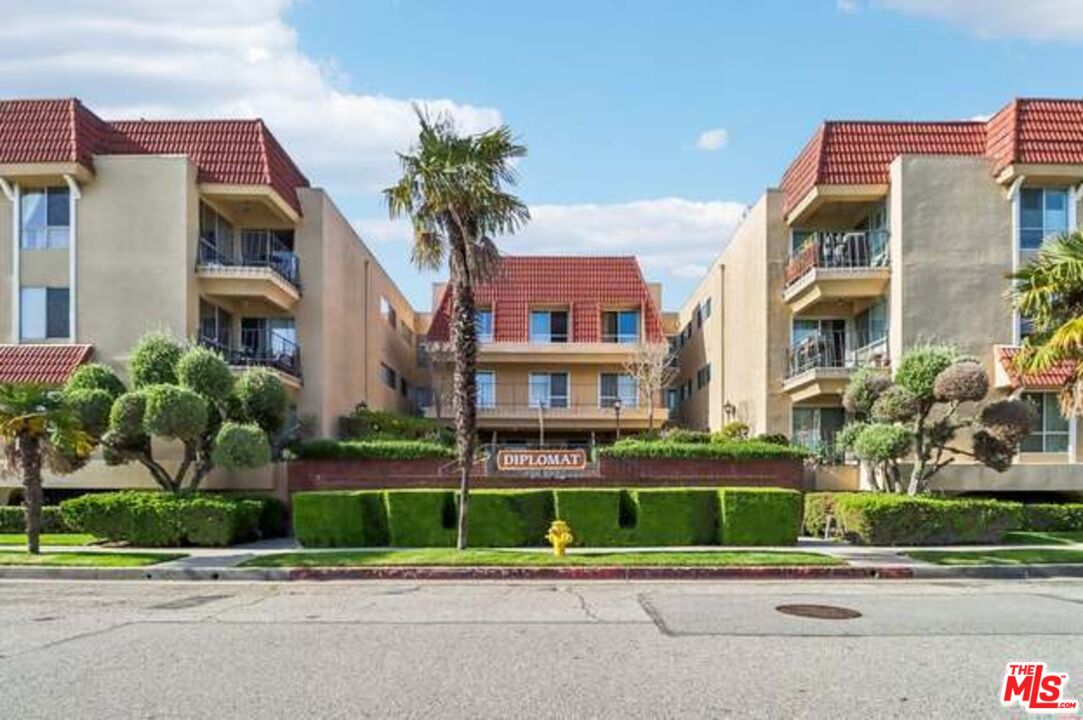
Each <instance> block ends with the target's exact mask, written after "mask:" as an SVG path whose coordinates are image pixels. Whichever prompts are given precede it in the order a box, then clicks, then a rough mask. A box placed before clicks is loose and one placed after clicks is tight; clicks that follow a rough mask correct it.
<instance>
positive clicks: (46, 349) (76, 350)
mask: <svg viewBox="0 0 1083 720" xmlns="http://www.w3.org/2000/svg"><path fill="white" fill-rule="evenodd" d="M93 352H94V346H93V345H0V383H40V384H42V385H61V384H63V383H64V382H65V381H66V380H67V379H68V377H69V376H71V374H72V373H73V372H75V368H77V367H79V366H80V365H82V364H83V363H85V362H86V361H87V360H89V359H90V356H91V355H92V354H93Z"/></svg>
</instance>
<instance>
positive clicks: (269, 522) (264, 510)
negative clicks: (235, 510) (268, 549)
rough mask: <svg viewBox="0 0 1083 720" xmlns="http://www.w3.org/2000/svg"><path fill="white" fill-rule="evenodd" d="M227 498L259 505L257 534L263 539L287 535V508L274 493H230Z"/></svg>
mask: <svg viewBox="0 0 1083 720" xmlns="http://www.w3.org/2000/svg"><path fill="white" fill-rule="evenodd" d="M221 497H224V498H226V499H227V500H246V501H249V502H254V503H256V504H257V505H259V536H260V537H261V538H263V539H267V538H279V537H285V536H287V535H289V532H290V522H289V509H288V508H287V507H286V503H284V502H282V501H281V500H279V499H278V498H276V497H275V496H274V495H266V494H263V493H230V494H228V495H222V496H221Z"/></svg>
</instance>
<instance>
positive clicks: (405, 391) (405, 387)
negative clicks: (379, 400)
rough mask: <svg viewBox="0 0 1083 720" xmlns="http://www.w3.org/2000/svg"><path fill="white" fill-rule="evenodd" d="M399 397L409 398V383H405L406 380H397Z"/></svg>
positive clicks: (402, 378) (401, 378)
mask: <svg viewBox="0 0 1083 720" xmlns="http://www.w3.org/2000/svg"><path fill="white" fill-rule="evenodd" d="M399 395H402V396H403V397H410V383H408V382H406V378H404V377H400V378H399Z"/></svg>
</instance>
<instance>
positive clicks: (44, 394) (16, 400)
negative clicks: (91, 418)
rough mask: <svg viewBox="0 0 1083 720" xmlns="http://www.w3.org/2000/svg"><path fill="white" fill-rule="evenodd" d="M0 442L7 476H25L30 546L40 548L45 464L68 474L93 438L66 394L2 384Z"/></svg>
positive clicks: (87, 452)
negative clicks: (64, 395)
mask: <svg viewBox="0 0 1083 720" xmlns="http://www.w3.org/2000/svg"><path fill="white" fill-rule="evenodd" d="M0 442H2V443H3V451H4V452H3V456H2V459H3V465H2V467H0V470H2V471H3V472H4V473H5V474H15V475H19V476H21V477H22V483H23V487H24V488H25V489H26V500H25V505H26V545H27V550H29V551H30V552H31V553H34V554H37V553H39V552H41V544H40V539H41V506H42V476H41V474H42V468H43V467H47V468H48V469H49V470H50V471H51V472H54V473H57V474H67V473H70V472H73V471H74V470H77V469H78V468H79V467H81V466H82V465H83V463H85V462H86V459H87V458H88V457H89V456H90V453H91V452H92V450H93V448H94V443H93V439H92V438H91V436H90V435H89V434H88V433H87V432H86V431H84V430H83V429H82V427H81V425H80V421H79V413H78V412H77V411H76V410H74V409H73V408H71V407H70V406H69V405H67V404H66V403H65V402H64V398H63V395H62V394H61V393H60V392H59V391H56V390H50V389H48V388H45V387H43V386H41V385H33V384H10V385H0Z"/></svg>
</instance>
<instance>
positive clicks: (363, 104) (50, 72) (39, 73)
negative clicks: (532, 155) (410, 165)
mask: <svg viewBox="0 0 1083 720" xmlns="http://www.w3.org/2000/svg"><path fill="white" fill-rule="evenodd" d="M289 5H290V3H289V2H288V0H189V1H187V2H173V3H166V2H146V0H105V1H102V2H94V3H87V2H82V1H81V0H66V1H65V0H59V1H56V2H49V3H5V7H4V22H3V24H0V64H2V66H3V68H4V72H3V73H2V74H0V95H3V96H8V97H11V96H22V97H43V96H64V97H66V96H70V95H77V96H79V97H81V98H82V99H83V100H84V102H86V103H87V104H88V105H89V106H90V107H91V109H93V110H95V111H96V112H98V113H99V114H100V115H102V116H103V117H106V118H137V117H147V118H161V117H181V118H191V117H255V116H259V117H263V118H264V119H265V120H266V121H267V122H268V124H269V126H270V127H271V129H272V131H273V132H274V133H275V135H276V136H277V137H278V138H279V140H280V141H281V142H282V143H283V144H284V145H285V146H286V148H287V150H288V151H289V153H290V154H291V155H292V156H293V157H294V158H295V159H296V160H297V162H298V164H299V165H300V166H301V167H302V169H303V170H304V171H305V173H306V174H307V175H308V176H309V180H310V181H312V182H313V183H314V184H319V185H326V186H329V187H332V188H334V189H335V190H336V191H337V192H340V193H346V192H358V193H361V192H364V193H371V192H373V191H375V190H376V189H378V188H379V187H382V186H383V185H385V184H387V183H388V182H389V181H390V180H391V179H392V178H393V177H394V172H395V171H396V170H397V163H396V159H395V156H394V151H395V150H402V149H406V148H407V147H409V145H410V142H411V140H412V139H413V137H415V135H416V122H415V120H414V117H413V110H412V107H411V99H408V98H392V97H387V96H383V95H374V94H364V93H358V92H353V91H351V90H350V89H349V86H348V78H345V77H344V76H343V74H342V72H341V71H340V70H339V68H337V66H335V64H334V63H333V62H321V61H318V60H316V59H313V58H311V57H309V56H307V55H305V54H304V53H303V52H302V51H301V49H300V47H299V45H298V40H297V34H296V32H295V31H294V29H293V28H292V27H291V26H290V25H289V24H288V22H287V20H286V17H285V14H286V11H287V10H288V9H289ZM359 41H363V38H359ZM421 101H422V102H424V103H425V104H427V105H429V106H430V107H432V108H433V109H434V110H436V111H444V112H449V113H451V114H452V115H454V117H455V118H456V119H457V120H458V122H459V123H460V126H461V127H462V128H463V129H464V130H467V131H477V130H480V129H484V128H487V127H491V126H493V125H496V124H499V123H500V120H501V117H500V113H499V112H498V111H497V110H495V109H493V108H484V107H474V106H471V105H467V104H461V103H457V102H454V101H452V100H450V99H447V98H428V99H422V100H421Z"/></svg>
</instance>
